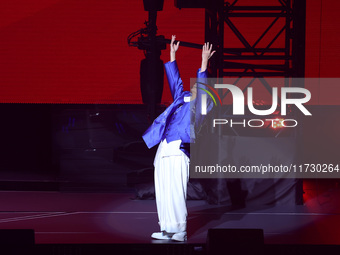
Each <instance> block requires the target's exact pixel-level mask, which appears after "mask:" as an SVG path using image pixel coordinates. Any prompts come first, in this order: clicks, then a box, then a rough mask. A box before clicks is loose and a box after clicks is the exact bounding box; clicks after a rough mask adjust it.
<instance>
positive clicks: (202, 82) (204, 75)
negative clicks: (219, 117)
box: [195, 69, 213, 130]
mask: <svg viewBox="0 0 340 255" xmlns="http://www.w3.org/2000/svg"><path fill="white" fill-rule="evenodd" d="M196 83H197V95H196V100H195V127H196V129H198V130H199V129H200V126H201V125H202V124H203V121H204V118H205V116H206V115H202V112H201V108H202V95H203V94H205V95H206V100H207V104H206V110H207V113H209V112H210V111H211V109H212V108H213V100H212V98H211V96H210V95H208V93H207V91H209V88H208V86H206V85H207V84H208V71H207V70H206V71H204V72H201V69H198V71H197V80H196Z"/></svg>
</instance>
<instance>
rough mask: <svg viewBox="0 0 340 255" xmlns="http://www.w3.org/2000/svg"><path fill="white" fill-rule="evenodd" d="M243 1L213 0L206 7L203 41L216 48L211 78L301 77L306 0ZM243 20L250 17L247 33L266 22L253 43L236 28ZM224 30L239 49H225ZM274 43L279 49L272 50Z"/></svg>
mask: <svg viewBox="0 0 340 255" xmlns="http://www.w3.org/2000/svg"><path fill="white" fill-rule="evenodd" d="M242 2H244V1H242V0H234V1H233V2H232V3H230V2H227V1H223V0H216V1H214V4H212V5H210V6H209V7H208V8H206V13H205V39H206V41H211V42H212V43H213V44H214V45H215V46H216V47H217V49H218V52H217V55H218V57H217V61H216V62H214V63H212V66H211V69H212V74H213V76H214V77H227V76H228V77H304V68H305V64H304V57H305V56H304V47H305V8H306V1H305V0H295V1H293V0H268V1H266V2H268V5H267V6H246V5H244V3H242ZM248 2H249V1H248ZM245 18H248V19H249V18H251V22H250V23H249V28H248V29H247V30H246V33H249V32H252V33H256V32H258V31H254V30H252V28H253V27H254V24H255V23H256V22H258V21H260V20H261V22H262V23H264V22H263V20H264V19H266V20H267V21H268V22H267V23H268V26H267V27H266V29H265V30H264V31H261V32H259V33H258V38H257V40H256V41H255V42H253V43H250V42H249V41H248V39H247V36H246V35H245V34H244V33H243V34H242V32H241V31H240V30H239V28H238V27H237V25H236V23H237V21H238V20H240V19H245ZM278 24H281V27H279V29H278V26H280V25H278ZM282 24H283V25H282ZM226 28H229V31H232V33H233V34H234V35H235V36H236V38H237V39H238V40H239V46H238V47H229V48H227V47H225V46H224V43H225V42H224V38H225V30H226ZM274 29H276V31H274ZM273 31H274V33H273ZM226 36H228V35H226ZM268 37H270V38H269V39H268ZM275 44H276V45H282V47H273V46H274V45H275ZM259 45H262V46H259ZM263 45H264V46H263ZM255 61H256V62H255Z"/></svg>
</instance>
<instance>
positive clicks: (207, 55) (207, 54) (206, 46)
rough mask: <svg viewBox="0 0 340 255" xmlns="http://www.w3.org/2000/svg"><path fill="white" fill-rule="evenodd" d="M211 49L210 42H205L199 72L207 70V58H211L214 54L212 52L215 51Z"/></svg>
mask: <svg viewBox="0 0 340 255" xmlns="http://www.w3.org/2000/svg"><path fill="white" fill-rule="evenodd" d="M211 50H212V44H209V43H208V42H207V43H205V44H204V45H203V48H202V65H201V72H204V71H205V70H207V66H208V61H209V58H211V57H212V55H214V53H215V52H216V51H215V50H214V51H213V52H211Z"/></svg>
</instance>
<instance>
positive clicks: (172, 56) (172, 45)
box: [170, 35, 179, 62]
mask: <svg viewBox="0 0 340 255" xmlns="http://www.w3.org/2000/svg"><path fill="white" fill-rule="evenodd" d="M175 40H176V35H173V36H172V37H171V43H170V61H171V62H172V61H175V60H176V51H177V50H178V48H179V41H178V42H177V43H175Z"/></svg>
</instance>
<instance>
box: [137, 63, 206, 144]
mask: <svg viewBox="0 0 340 255" xmlns="http://www.w3.org/2000/svg"><path fill="white" fill-rule="evenodd" d="M164 67H165V72H166V75H167V78H168V82H169V86H170V91H171V95H172V97H173V100H174V101H173V103H172V104H171V105H169V106H168V107H167V108H166V109H165V111H164V112H163V113H162V114H160V115H159V116H158V117H157V118H156V119H155V120H154V122H153V123H152V124H151V126H150V127H149V128H148V129H147V130H146V132H145V133H144V135H143V139H144V141H145V143H146V145H147V146H148V148H152V147H153V146H155V145H156V144H158V143H160V142H161V141H162V140H163V139H164V138H166V140H167V142H168V143H169V142H172V141H175V140H179V139H181V140H182V145H183V144H189V143H190V142H193V141H194V137H190V134H191V136H193V135H194V132H193V126H192V125H190V103H189V102H185V101H184V97H190V95H191V93H190V92H189V91H183V82H182V79H181V78H180V75H179V70H178V67H177V63H176V61H173V62H167V63H165V64H164ZM206 78H207V71H204V72H200V69H198V71H197V81H200V82H202V83H206ZM200 86H202V85H200V84H199V85H198V87H200ZM203 87H204V86H203ZM201 93H204V92H203V90H200V89H197V96H196V99H195V101H196V102H195V104H196V109H200V107H197V105H198V102H199V99H200V98H201V96H200V95H201ZM207 98H208V97H207ZM207 101H208V103H207V105H208V106H207V108H208V109H211V107H212V104H211V103H210V102H209V100H207ZM191 109H193V108H191Z"/></svg>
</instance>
